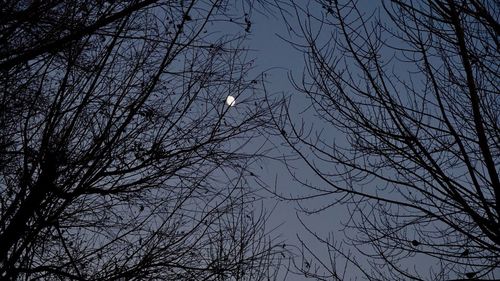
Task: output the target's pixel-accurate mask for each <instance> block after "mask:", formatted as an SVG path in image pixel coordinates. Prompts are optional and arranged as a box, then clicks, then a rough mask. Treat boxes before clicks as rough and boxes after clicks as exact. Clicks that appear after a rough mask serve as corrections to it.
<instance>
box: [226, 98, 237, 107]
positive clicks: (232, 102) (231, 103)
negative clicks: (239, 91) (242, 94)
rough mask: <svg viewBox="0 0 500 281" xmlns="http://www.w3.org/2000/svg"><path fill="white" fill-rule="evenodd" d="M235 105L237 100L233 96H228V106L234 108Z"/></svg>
mask: <svg viewBox="0 0 500 281" xmlns="http://www.w3.org/2000/svg"><path fill="white" fill-rule="evenodd" d="M235 103H236V101H235V98H234V97H233V96H227V98H226V104H227V105H228V106H234V104H235Z"/></svg>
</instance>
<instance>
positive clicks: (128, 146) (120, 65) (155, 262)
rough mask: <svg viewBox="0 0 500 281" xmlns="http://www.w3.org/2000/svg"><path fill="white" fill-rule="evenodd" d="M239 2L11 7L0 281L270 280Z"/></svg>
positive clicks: (0, 165) (1, 53) (6, 33)
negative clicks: (232, 100) (252, 180)
mask: <svg viewBox="0 0 500 281" xmlns="http://www.w3.org/2000/svg"><path fill="white" fill-rule="evenodd" d="M239 5H240V6H239V7H236V6H234V5H233V3H232V2H231V1H101V0H96V1H4V2H2V5H1V6H2V7H1V11H0V29H1V32H0V46H1V48H0V71H1V86H0V87H1V92H0V95H1V102H0V106H1V110H0V127H1V130H2V133H1V134H0V135H1V136H0V138H1V143H0V145H1V146H0V173H1V177H0V278H1V279H5V280H12V279H19V280H28V279H29V280H35V279H43V280H54V279H60V280H63V279H64V280H118V279H119V280H263V279H266V280H267V279H268V278H273V276H275V275H273V274H275V273H274V268H275V267H274V266H275V265H276V264H277V262H278V259H277V258H276V253H278V251H279V250H278V249H275V247H274V245H275V243H274V240H273V239H272V237H271V236H270V235H269V233H268V232H266V230H265V228H264V227H265V221H266V218H267V215H266V212H265V209H264V208H263V207H261V205H260V203H259V197H258V195H257V194H256V193H255V191H256V189H255V188H253V187H252V186H250V185H249V184H248V182H247V180H246V177H247V176H248V175H249V173H250V172H249V170H250V169H251V166H250V165H251V164H252V163H253V161H255V159H257V158H258V157H261V156H263V155H264V153H265V151H263V150H262V149H259V148H258V147H257V148H254V149H252V148H251V147H248V146H247V144H248V143H249V142H250V141H251V140H254V137H255V136H259V135H260V133H259V130H260V129H261V128H264V127H265V126H266V124H268V123H269V121H270V119H269V118H270V116H269V109H268V108H266V107H265V106H259V107H258V106H256V105H257V104H265V103H263V102H262V99H263V98H264V96H263V95H261V94H260V92H261V91H260V90H259V85H258V83H257V82H256V81H257V79H258V77H256V78H254V79H252V77H250V76H249V71H250V70H251V69H252V62H251V61H248V60H246V59H245V48H244V47H243V45H242V44H243V43H244V34H245V29H246V31H249V23H250V19H249V15H248V13H250V10H249V9H250V8H251V5H252V2H250V1H249V2H243V3H242V4H239ZM227 25H234V26H235V27H238V28H239V30H240V32H238V33H237V34H235V35H231V34H230V33H224V32H220V30H221V29H222V30H224V29H223V28H224V26H227ZM231 28H232V27H231ZM229 29H230V28H229V27H227V30H229ZM233 29H234V28H233ZM242 34H243V35H242ZM227 95H232V96H235V97H236V101H237V104H236V106H234V107H229V106H226V105H225V104H224V98H225V97H226V96H227ZM259 206H260V208H259Z"/></svg>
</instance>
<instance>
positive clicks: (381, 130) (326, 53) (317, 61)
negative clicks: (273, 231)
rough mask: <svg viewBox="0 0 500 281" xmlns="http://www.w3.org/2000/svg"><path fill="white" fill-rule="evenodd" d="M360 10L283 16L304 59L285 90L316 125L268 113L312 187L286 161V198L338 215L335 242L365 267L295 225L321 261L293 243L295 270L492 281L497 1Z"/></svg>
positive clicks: (326, 5)
mask: <svg viewBox="0 0 500 281" xmlns="http://www.w3.org/2000/svg"><path fill="white" fill-rule="evenodd" d="M365 4H368V3H365V2H363V3H361V2H360V3H358V1H340V0H339V1H335V0H334V1H315V2H314V3H308V4H307V5H306V4H304V3H300V2H297V3H296V4H293V5H292V9H289V7H288V8H286V9H284V13H283V15H284V18H285V19H286V20H287V23H288V27H289V30H290V35H291V37H292V38H291V41H292V42H293V43H294V46H295V47H296V48H298V49H300V50H302V51H303V52H304V55H305V58H306V69H305V72H304V75H303V76H302V79H293V82H294V85H295V87H296V88H297V90H298V91H300V92H301V93H303V94H305V96H307V97H308V100H309V101H310V106H311V108H312V111H313V112H314V113H313V114H314V116H315V117H316V118H318V119H319V121H315V122H316V127H314V126H313V125H312V123H309V121H310V120H307V119H303V120H302V121H298V119H297V118H298V117H297V116H296V115H295V114H294V111H292V110H290V106H289V105H285V106H284V107H283V108H282V111H281V112H279V114H276V116H275V122H276V124H277V125H278V126H279V127H280V131H281V134H282V136H283V138H284V139H285V140H286V142H287V144H288V145H289V147H291V148H292V149H293V150H294V151H295V152H296V153H297V154H298V155H299V156H300V158H301V159H302V163H305V164H307V165H308V166H309V167H310V168H311V170H312V171H313V172H314V174H315V176H316V179H317V180H311V179H307V178H304V177H301V176H300V173H298V172H297V171H295V170H294V168H293V164H294V163H293V162H289V164H290V170H291V172H292V175H293V176H294V177H295V179H296V180H297V181H300V182H301V183H303V185H304V186H307V187H309V190H310V193H309V194H306V195H304V194H301V196H299V195H297V196H295V197H293V198H289V199H294V200H299V202H302V206H303V207H304V211H305V212H307V213H316V212H321V211H323V210H325V209H329V208H331V207H332V206H337V205H339V204H344V205H345V206H347V208H348V211H349V214H350V215H351V217H350V218H345V222H346V233H347V234H348V236H349V240H348V241H349V243H348V244H350V245H351V246H354V247H355V248H356V249H358V250H359V251H358V253H362V254H363V255H365V258H366V260H367V261H368V262H369V263H370V264H371V267H369V268H367V266H366V264H365V263H363V262H362V261H361V256H360V255H353V252H350V253H349V252H348V251H347V250H346V248H345V247H347V246H348V244H346V243H343V244H342V243H341V241H338V239H334V238H335V237H331V236H330V237H322V236H321V235H319V234H317V233H315V232H314V231H313V229H311V228H310V227H309V225H308V224H307V221H304V225H305V226H306V227H307V228H308V229H309V230H310V231H311V234H312V235H314V236H315V237H316V238H317V239H318V240H319V241H320V242H322V243H323V244H324V245H326V246H327V248H328V250H329V251H330V254H331V255H330V258H331V261H328V260H324V259H323V258H322V257H319V256H316V258H315V257H314V255H313V254H314V250H313V249H308V248H307V246H308V245H307V243H303V246H304V247H306V248H304V249H303V250H302V252H303V253H304V254H308V256H309V257H310V258H311V259H313V260H315V261H316V263H315V264H314V265H312V264H311V262H308V264H309V266H307V267H304V266H303V263H302V265H300V266H297V268H298V269H300V270H301V271H302V273H305V274H306V275H307V274H308V276H313V277H316V278H317V279H325V280H326V279H330V280H331V279H334V280H338V279H342V278H344V277H346V275H343V274H341V273H342V272H343V268H342V266H341V264H336V263H335V260H339V261H340V260H341V259H343V260H344V261H345V262H346V263H347V264H348V265H349V266H354V267H355V268H356V269H357V270H361V272H362V275H364V276H365V278H367V279H370V280H410V279H412V280H424V279H427V280H450V279H474V280H488V279H495V278H499V276H498V274H499V268H500V218H499V217H500V181H499V176H498V174H499V172H498V171H499V167H500V145H499V144H500V124H499V122H500V115H499V109H500V95H499V93H500V91H499V85H500V83H499V82H500V79H499V67H500V54H499V50H500V45H499V41H498V38H499V36H500V23H499V17H500V8H499V5H498V2H497V1H479V0H470V1H469V0H460V1H459V0H433V1H430V0H429V1H405V0H401V1H399V0H393V1H384V2H383V4H381V5H379V7H376V8H373V9H371V8H370V7H366V6H363V7H362V5H365ZM370 4H374V3H370ZM368 6H369V5H368ZM287 13H288V14H287ZM292 17H293V18H294V19H298V20H297V21H294V20H293V19H291V18H292ZM282 113H284V114H282ZM321 124H324V125H321ZM318 197H320V198H321V199H322V200H321V201H322V202H326V201H328V203H325V204H324V205H321V206H319V207H318V204H316V205H315V208H310V205H307V202H306V201H307V200H313V199H315V198H318ZM327 198H328V200H327ZM316 200H317V199H316ZM313 202H314V201H313ZM332 219H334V220H340V219H342V218H332ZM353 230H354V231H353ZM351 250H352V248H351ZM416 263H421V264H420V265H419V264H416ZM322 272H324V274H323V273H322Z"/></svg>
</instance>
